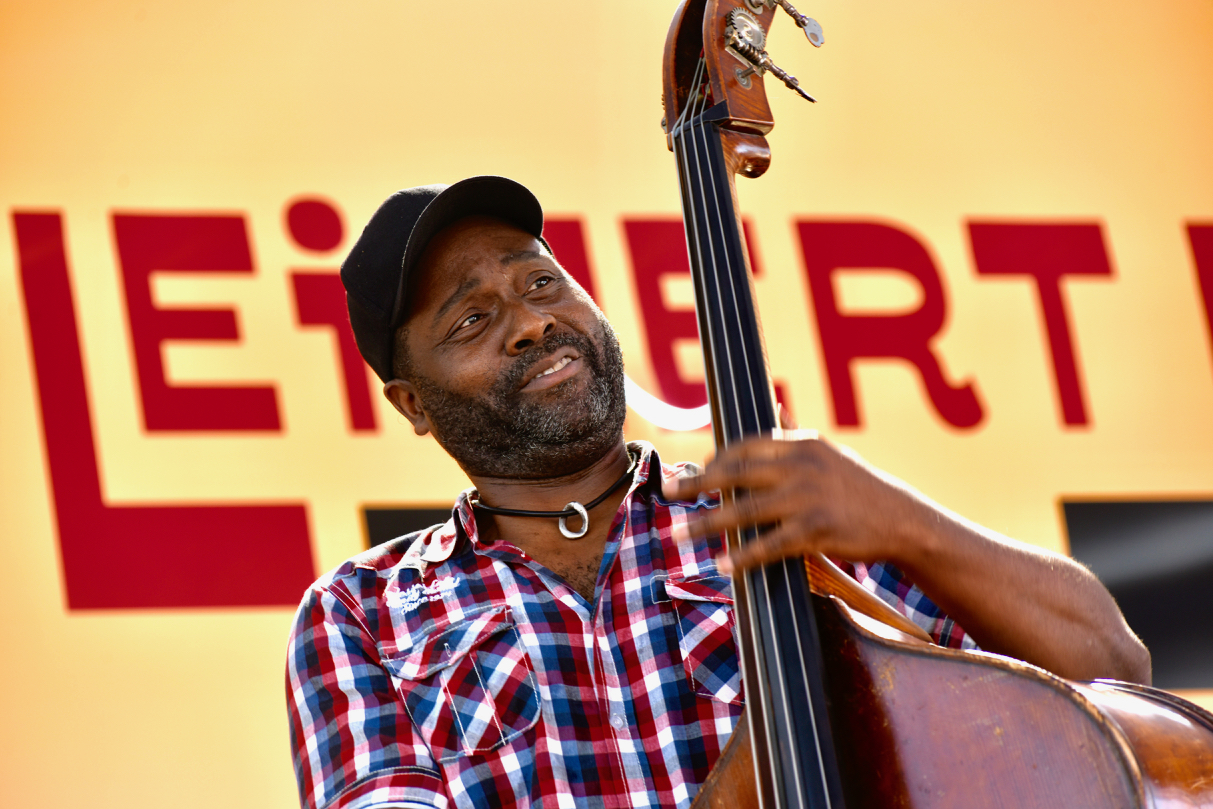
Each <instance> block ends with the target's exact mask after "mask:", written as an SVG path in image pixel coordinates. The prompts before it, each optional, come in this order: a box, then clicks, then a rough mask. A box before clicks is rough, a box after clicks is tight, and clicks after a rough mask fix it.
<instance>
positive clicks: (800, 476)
mask: <svg viewBox="0 0 1213 809" xmlns="http://www.w3.org/2000/svg"><path fill="white" fill-rule="evenodd" d="M733 489H738V490H744V491H743V493H739V494H738V495H737V496H736V497H734V498H733V499H732V500H728V499H726V500H725V501H724V502H723V503H722V504H721V506H720V507H719V508H718V509H716V510H714V511H712V512H711V513H709V514H708V515H706V516H705V517H703V518H702V519H699V520H697V521H695V522H693V523H691V524H689V525H688V526H686V528H685V529H683V530H681V531H680V532H679V533H678V534H676V535H675V537H674V538H675V539H676V540H679V541H685V540H686V539H690V538H693V537H702V536H709V535H713V534H720V533H724V532H725V531H727V530H729V529H732V528H744V527H747V526H752V525H774V526H776V527H775V528H774V529H772V530H771V531H768V532H767V533H765V534H763V535H762V536H760V537H759V538H758V539H757V540H755V541H753V542H750V543H748V544H747V545H746V546H745V547H744V548H742V549H740V550H737V551H734V552H733V553H732V554H731V555H730V556H728V557H727V558H722V559H720V560H719V565H720V567H721V569H722V570H723V571H724V572H726V573H727V572H730V571H731V570H732V569H733V568H748V567H753V566H755V565H762V564H768V563H771V562H776V561H778V560H780V559H783V558H785V557H789V556H803V555H805V554H807V553H810V552H813V551H818V552H821V553H824V554H826V555H829V556H835V557H841V558H844V559H848V560H852V561H861V562H874V561H881V560H895V559H897V558H898V557H899V556H902V555H904V554H905V551H906V550H907V548H906V547H905V545H904V543H903V542H899V540H898V537H897V530H896V528H897V524H898V522H899V521H902V520H905V519H908V518H910V517H911V515H912V512H913V510H914V509H915V508H916V507H917V508H921V505H920V504H919V503H918V501H917V499H916V498H915V496H914V494H913V493H912V492H910V491H908V490H907V489H906V488H905V487H904V486H903V485H902V484H900V481H897V480H895V479H893V478H890V477H888V476H887V475H884V474H883V473H881V472H880V471H879V470H877V469H876V468H874V467H873V466H871V465H870V464H868V463H866V462H865V461H864V460H863V459H862V458H860V457H859V456H857V455H855V454H854V453H853V452H851V451H850V450H847V449H845V448H842V447H838V446H836V445H834V444H831V443H830V442H829V441H827V440H825V439H824V438H821V437H820V436H819V435H818V434H817V433H816V431H814V430H785V431H783V432H782V434H780V435H779V436H776V437H766V438H752V439H748V440H746V441H742V442H739V443H737V444H733V445H732V446H730V447H728V448H726V449H724V450H723V451H722V452H720V454H718V455H717V456H716V458H715V459H714V460H713V461H712V462H711V463H709V464H708V465H707V467H706V468H705V469H704V471H703V473H702V474H700V475H697V476H695V477H688V478H681V479H679V480H672V481H668V482H667V483H666V486H665V488H664V490H663V493H664V494H665V495H666V497H670V498H686V499H690V498H694V497H695V496H696V495H697V494H698V493H699V492H706V491H730V490H733ZM679 528H681V526H679Z"/></svg>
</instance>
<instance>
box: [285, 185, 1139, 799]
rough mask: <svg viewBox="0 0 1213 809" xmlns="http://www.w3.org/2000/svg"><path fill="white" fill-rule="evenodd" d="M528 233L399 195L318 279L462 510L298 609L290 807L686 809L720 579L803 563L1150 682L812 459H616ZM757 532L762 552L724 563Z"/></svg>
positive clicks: (970, 627)
mask: <svg viewBox="0 0 1213 809" xmlns="http://www.w3.org/2000/svg"><path fill="white" fill-rule="evenodd" d="M542 229H543V214H542V211H541V209H540V206H539V203H538V202H537V201H536V200H535V198H534V196H533V195H531V193H530V192H529V191H527V190H526V189H525V188H523V187H522V186H520V185H518V184H517V183H514V182H512V181H509V180H506V179H504V178H499V177H476V178H471V179H468V180H464V181H462V182H459V183H456V184H455V185H452V186H450V187H445V186H429V187H423V188H415V189H409V190H406V191H402V192H399V193H398V194H396V195H394V196H393V197H391V198H390V199H388V200H387V201H386V202H385V203H384V204H383V206H381V207H380V209H379V210H378V211H377V212H376V214H375V215H374V217H373V218H372V219H371V222H370V223H369V224H368V225H367V227H366V229H365V231H364V232H363V234H362V236H361V238H360V239H359V241H358V243H357V244H356V245H355V246H354V249H353V251H352V252H351V254H350V256H349V258H348V259H347V260H346V262H345V263H344V264H343V266H342V280H343V281H344V283H345V286H346V290H347V299H348V302H349V310H350V321H351V324H352V325H353V328H354V332H355V335H356V336H357V339H358V345H359V348H360V350H361V351H362V354H363V356H364V357H365V358H366V360H367V362H368V363H369V364H370V365H371V367H372V368H373V369H374V370H375V371H376V373H377V374H378V375H379V376H380V378H381V379H383V381H384V382H385V387H384V392H385V394H386V395H387V397H388V398H389V399H390V400H391V401H392V403H393V404H394V405H395V407H396V409H397V410H399V411H400V413H401V414H403V415H404V417H405V418H407V419H408V420H409V422H410V423H411V424H412V425H413V429H414V431H415V432H416V433H417V434H418V435H425V434H427V433H428V434H432V435H433V436H434V438H435V439H436V440H437V441H438V442H439V443H440V444H441V445H442V447H443V448H444V449H445V450H446V451H447V452H449V453H450V454H451V455H452V457H454V458H455V460H456V461H457V462H458V463H459V464H460V466H461V467H462V468H463V470H464V471H465V472H466V473H467V475H468V477H469V478H470V479H471V481H472V483H473V484H474V486H475V488H474V489H473V490H469V491H468V492H464V493H463V494H462V495H460V497H459V499H458V501H457V502H456V504H455V507H454V510H453V513H452V517H451V519H450V520H449V521H448V522H447V523H446V524H445V525H442V526H435V527H433V528H431V529H428V530H426V531H422V532H419V533H417V534H411V535H409V536H405V537H401V538H399V539H396V540H393V541H392V542H389V543H387V544H386V545H383V546H381V547H378V548H375V549H373V550H371V551H369V552H367V553H364V554H361V555H359V556H356V557H354V558H353V559H351V560H349V561H347V562H346V563H345V564H343V565H341V566H340V567H339V568H337V569H336V570H334V571H333V572H331V573H329V574H327V575H326V576H323V577H322V578H321V579H320V580H319V581H317V582H316V584H315V585H313V587H312V588H311V589H310V590H309V592H308V593H307V595H306V597H305V598H304V600H303V603H302V605H301V606H300V609H299V613H298V615H297V616H296V622H295V626H294V630H293V633H292V637H291V645H290V650H289V656H288V697H289V703H290V711H291V731H292V734H291V736H292V744H293V749H294V758H295V767H296V771H297V774H298V777H299V785H300V793H301V797H302V800H303V803H304V805H305V806H308V807H338V806H340V807H372V806H374V807H386V806H425V807H445V806H450V805H455V806H463V807H471V806H527V805H531V804H535V803H543V804H544V805H546V806H573V805H577V806H583V805H584V806H678V807H686V806H688V805H689V804H690V802H691V800H692V799H693V797H694V795H695V794H696V792H697V790H698V788H699V786H700V785H701V784H702V783H703V781H704V778H705V777H706V776H707V773H708V772H709V771H710V769H711V767H712V765H713V763H714V762H715V761H716V759H717V757H718V756H719V754H720V751H721V748H722V747H723V746H724V744H725V742H726V741H727V739H728V737H729V735H730V734H731V733H732V731H733V729H734V727H735V726H736V723H737V720H738V717H739V716H740V714H741V711H742V708H743V703H744V692H743V689H742V685H741V682H740V677H739V674H738V663H737V656H736V647H735V644H734V639H733V634H732V616H731V604H732V598H731V593H732V591H731V582H730V579H729V577H728V574H729V573H730V572H731V571H733V570H736V569H738V568H742V567H745V566H749V565H753V564H757V563H761V562H768V561H772V560H775V559H778V558H782V557H785V556H790V555H801V554H804V553H805V552H807V551H810V550H816V551H821V552H824V553H826V554H828V555H830V556H832V557H835V558H841V559H848V560H852V562H851V565H850V569H851V571H852V572H853V575H855V576H856V578H858V579H860V580H861V581H862V582H863V583H864V584H865V585H866V586H868V588H869V589H871V590H873V591H874V592H876V593H877V594H878V595H880V596H881V597H882V598H884V599H885V600H886V601H888V602H889V603H891V604H892V605H893V606H895V607H896V608H898V609H900V610H901V611H902V612H903V613H905V614H906V615H907V616H908V617H910V618H911V619H912V620H914V621H915V622H916V623H918V624H919V625H920V626H922V627H923V628H924V629H926V630H927V631H928V632H930V633H931V634H932V635H933V637H934V638H935V639H936V641H937V642H940V643H942V644H944V645H948V646H953V647H960V648H971V647H972V646H974V645H975V644H980V646H982V647H983V648H985V649H987V650H990V651H996V652H1000V653H1004V654H1008V655H1011V656H1014V657H1018V658H1021V659H1024V660H1027V661H1029V662H1032V663H1035V664H1037V665H1040V666H1043V667H1045V668H1047V669H1050V670H1052V671H1054V672H1056V673H1058V674H1060V675H1062V676H1066V677H1070V678H1075V679H1092V678H1095V677H1115V678H1120V679H1129V680H1137V681H1141V682H1146V681H1148V679H1149V655H1148V653H1147V652H1146V651H1145V649H1144V647H1142V646H1141V644H1140V642H1138V641H1137V639H1136V638H1135V637H1134V636H1133V634H1132V632H1131V631H1130V630H1129V629H1128V627H1127V626H1126V625H1125V623H1124V620H1123V618H1122V617H1121V615H1120V613H1119V611H1118V610H1117V608H1116V605H1115V603H1114V602H1113V601H1112V599H1111V596H1109V595H1108V593H1107V591H1106V590H1104V589H1103V587H1102V586H1101V585H1100V584H1099V583H1098V581H1096V580H1095V578H1094V577H1093V576H1091V575H1090V573H1088V572H1087V571H1086V570H1085V569H1083V568H1082V567H1081V566H1079V565H1077V564H1075V563H1073V562H1072V561H1070V560H1068V559H1066V558H1064V557H1061V556H1058V555H1055V554H1050V553H1047V552H1044V551H1041V550H1038V549H1036V548H1032V547H1029V546H1026V545H1022V544H1020V543H1017V542H1014V541H1012V540H1009V539H1006V538H1004V537H1001V536H998V535H996V534H994V533H992V532H990V531H987V530H985V529H983V528H980V527H979V526H976V525H973V524H971V523H968V522H966V521H964V520H962V519H961V518H959V517H957V516H956V515H954V514H952V513H950V512H948V511H946V510H944V509H942V508H940V507H939V506H937V505H935V504H934V503H932V502H930V501H928V500H927V499H926V498H924V497H923V496H922V495H920V494H918V493H917V492H915V491H914V490H913V489H911V488H909V487H908V486H906V485H905V484H903V483H901V482H900V481H897V480H895V479H893V478H891V477H889V476H888V475H885V474H884V473H882V472H879V471H878V470H876V469H874V468H872V467H871V466H869V465H867V464H866V463H864V462H863V461H862V460H860V459H859V458H857V457H856V456H854V455H853V454H851V453H849V452H847V451H845V450H843V449H841V448H839V447H836V446H834V445H832V444H830V443H828V442H826V441H824V440H822V439H820V438H818V437H816V436H815V435H814V434H811V433H807V432H806V433H793V434H792V435H791V437H780V438H773V437H768V438H756V439H753V440H749V441H746V442H743V443H740V444H737V445H734V446H731V447H730V448H729V449H728V450H726V451H724V452H722V453H720V454H719V455H718V456H717V458H716V459H715V460H714V461H713V462H712V463H710V464H708V466H707V467H706V468H705V469H704V470H702V471H700V470H697V469H695V468H693V467H691V466H689V465H685V464H683V465H674V466H669V465H663V464H662V463H661V461H660V460H659V459H658V457H657V453H656V452H655V451H654V450H653V448H652V447H650V446H647V445H644V444H627V443H625V441H624V438H623V434H622V428H623V422H624V416H625V411H626V405H625V402H624V396H623V364H622V360H621V356H620V351H619V346H618V343H617V342H616V340H615V337H614V334H613V333H612V331H611V328H610V325H609V324H608V323H607V321H606V319H605V318H604V317H603V315H602V313H601V312H600V311H599V310H598V308H597V307H596V306H595V305H594V304H593V302H592V301H591V300H590V298H589V297H588V296H587V295H586V294H585V292H584V291H583V290H582V289H581V288H580V287H579V286H578V285H577V284H576V283H575V282H574V281H573V280H572V279H571V278H570V277H569V276H568V274H567V273H565V272H564V271H563V270H562V269H561V268H560V266H559V264H557V263H556V261H555V260H554V258H553V257H552V255H551V253H550V251H549V250H548V249H547V246H546V243H544V242H543V240H542V237H541V234H542ZM735 487H736V488H740V489H744V490H746V491H748V492H749V494H748V495H747V496H746V497H743V498H739V499H738V500H737V501H736V502H734V503H732V504H730V505H723V506H722V505H720V504H719V502H718V500H717V499H716V498H715V497H713V496H712V493H713V492H716V491H719V490H722V489H732V488H735ZM570 504H577V506H576V508H570ZM581 504H584V506H582V505H581ZM753 524H771V525H776V526H777V527H776V528H775V529H774V530H772V531H771V532H770V533H769V534H767V535H765V536H764V537H763V539H761V540H760V541H758V542H755V543H752V544H751V545H749V546H747V548H746V549H745V551H744V552H738V553H736V554H735V555H733V556H732V557H720V556H719V554H720V553H721V551H722V546H721V540H720V538H719V535H720V533H721V532H722V531H724V530H726V529H729V528H731V527H736V526H744V525H753ZM882 560H883V561H882ZM910 582H914V583H915V584H914V585H911V583H910ZM949 616H951V617H949ZM953 619H955V620H953ZM961 626H963V627H964V630H962V629H961V628H960V627H961Z"/></svg>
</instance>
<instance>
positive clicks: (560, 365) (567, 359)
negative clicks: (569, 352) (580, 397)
mask: <svg viewBox="0 0 1213 809" xmlns="http://www.w3.org/2000/svg"><path fill="white" fill-rule="evenodd" d="M572 361H573V358H572V357H565V358H564V359H562V360H561V361H560V362H558V363H556V364H555V365H553V366H552V367H551V368H549V369H547V370H546V371H544V372H543V373H541V374H540V375H539V376H547V375H548V374H554V373H556V372H557V371H559V370H560V369H561V368H563V367H564V366H566V365H568V364H569V363H570V362H572Z"/></svg>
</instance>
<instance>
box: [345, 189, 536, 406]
mask: <svg viewBox="0 0 1213 809" xmlns="http://www.w3.org/2000/svg"><path fill="white" fill-rule="evenodd" d="M474 215H482V216H492V217H495V218H497V219H502V220H504V221H506V222H509V223H510V224H512V225H515V226H517V227H518V228H520V229H521V230H524V231H526V232H527V233H530V234H531V235H532V236H534V237H535V238H537V239H539V240H540V241H543V208H542V207H540V205H539V200H537V199H536V198H535V195H534V194H532V193H531V192H530V191H529V190H528V189H527V188H526V186H524V185H522V184H521V183H517V182H514V181H513V180H509V179H506V178H505V177H494V176H482V177H469V178H468V179H466V180H460V181H459V182H457V183H455V184H454V185H422V186H418V187H416V188H405V189H403V190H401V191H397V192H396V193H395V194H392V195H391V196H390V197H388V198H387V199H386V200H385V201H384V203H383V204H382V205H380V206H379V210H377V211H375V215H374V216H372V217H371V221H370V222H368V223H367V225H366V227H365V228H363V230H362V235H361V236H359V237H358V241H357V242H355V243H354V248H353V249H352V250H350V254H349V256H347V257H346V259H345V261H343V262H342V263H341V283H342V284H344V285H345V301H346V305H347V306H348V307H349V311H350V325H351V326H352V327H353V329H354V339H355V340H356V341H357V342H358V350H359V351H360V352H362V358H363V359H365V360H366V362H367V365H370V366H371V368H372V369H374V371H375V373H376V374H378V375H379V378H380V379H382V380H383V381H384V382H387V381H388V380H390V379H393V378H394V377H395V373H394V372H393V371H392V356H393V353H394V351H395V346H396V330H397V329H398V328H400V326H401V324H403V323H404V320H405V318H406V317H407V316H408V312H409V306H408V303H409V301H408V298H409V294H410V291H411V290H410V277H411V276H412V274H413V268H414V267H416V266H417V261H418V260H419V259H420V258H421V254H422V253H424V252H425V247H426V245H427V244H429V243H430V240H431V239H432V238H434V236H435V235H437V233H438V231H440V230H442V229H443V228H445V227H446V226H447V225H450V224H453V223H454V222H456V221H458V220H460V219H462V218H464V217H465V216H474ZM544 245H545V246H546V242H545V243H544Z"/></svg>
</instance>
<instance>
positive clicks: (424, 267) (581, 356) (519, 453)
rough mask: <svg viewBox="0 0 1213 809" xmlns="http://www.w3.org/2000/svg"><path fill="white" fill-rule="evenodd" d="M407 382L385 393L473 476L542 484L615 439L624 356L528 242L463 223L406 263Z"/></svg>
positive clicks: (493, 226) (577, 290) (593, 312)
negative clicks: (409, 268) (411, 269)
mask: <svg viewBox="0 0 1213 809" xmlns="http://www.w3.org/2000/svg"><path fill="white" fill-rule="evenodd" d="M417 272H418V277H417V280H416V285H415V287H414V295H413V305H412V310H411V312H410V314H409V317H408V320H407V321H406V323H405V325H404V327H403V328H404V329H405V333H404V339H405V340H406V342H407V349H408V353H409V358H410V363H409V365H410V368H409V371H410V376H411V379H410V380H408V381H401V382H394V383H390V384H389V386H388V395H389V397H390V398H391V399H392V401H393V403H394V404H396V406H397V408H398V409H399V410H400V411H401V412H402V413H403V414H404V415H405V416H406V417H407V418H408V419H409V420H410V421H411V422H412V423H413V426H414V429H416V431H417V432H418V433H424V432H430V431H432V432H433V433H434V436H435V438H437V439H438V442H439V443H440V444H441V445H442V446H443V448H444V449H446V451H447V452H449V453H450V454H451V456H452V457H453V458H455V460H456V461H458V462H459V465H460V466H461V467H463V469H464V471H465V472H467V473H468V474H469V475H472V476H483V477H504V478H549V477H556V476H560V475H567V474H571V473H573V472H576V471H579V470H580V469H583V468H585V467H586V466H588V465H589V464H590V463H592V462H593V461H595V460H597V459H599V458H601V457H602V455H603V454H605V453H606V452H607V451H609V450H610V449H611V448H612V447H614V446H617V444H618V442H619V441H620V440H621V437H622V431H623V420H624V416H625V415H626V411H627V406H626V402H625V400H624V386H623V360H622V356H621V354H620V351H619V344H618V342H617V341H616V339H615V334H614V332H613V331H612V330H611V327H610V324H608V323H607V321H606V318H605V317H603V315H602V312H601V311H599V309H598V307H596V306H595V305H594V303H593V301H591V300H590V298H589V296H588V295H586V293H585V292H584V290H582V289H581V287H580V286H578V285H577V283H576V282H575V281H573V280H572V279H571V278H570V277H569V276H568V274H567V273H565V272H564V270H563V269H561V268H560V265H558V264H557V263H556V262H555V261H553V260H552V258H551V256H549V255H548V254H547V253H546V252H545V251H544V249H543V246H542V245H541V244H540V243H539V241H538V240H537V239H535V238H534V237H532V236H531V235H529V234H527V233H526V232H524V231H522V230H519V229H518V228H515V227H514V226H512V225H508V224H506V223H504V222H501V221H499V220H496V219H490V218H487V217H468V218H466V219H463V220H460V221H459V222H456V223H455V224H453V225H451V226H450V227H448V228H446V229H445V230H443V231H442V232H441V233H439V234H438V235H437V236H436V237H435V238H434V239H433V240H432V241H431V242H430V244H429V245H428V246H427V248H426V251H425V253H424V255H423V256H422V260H421V262H420V263H419V265H418V266H417Z"/></svg>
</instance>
